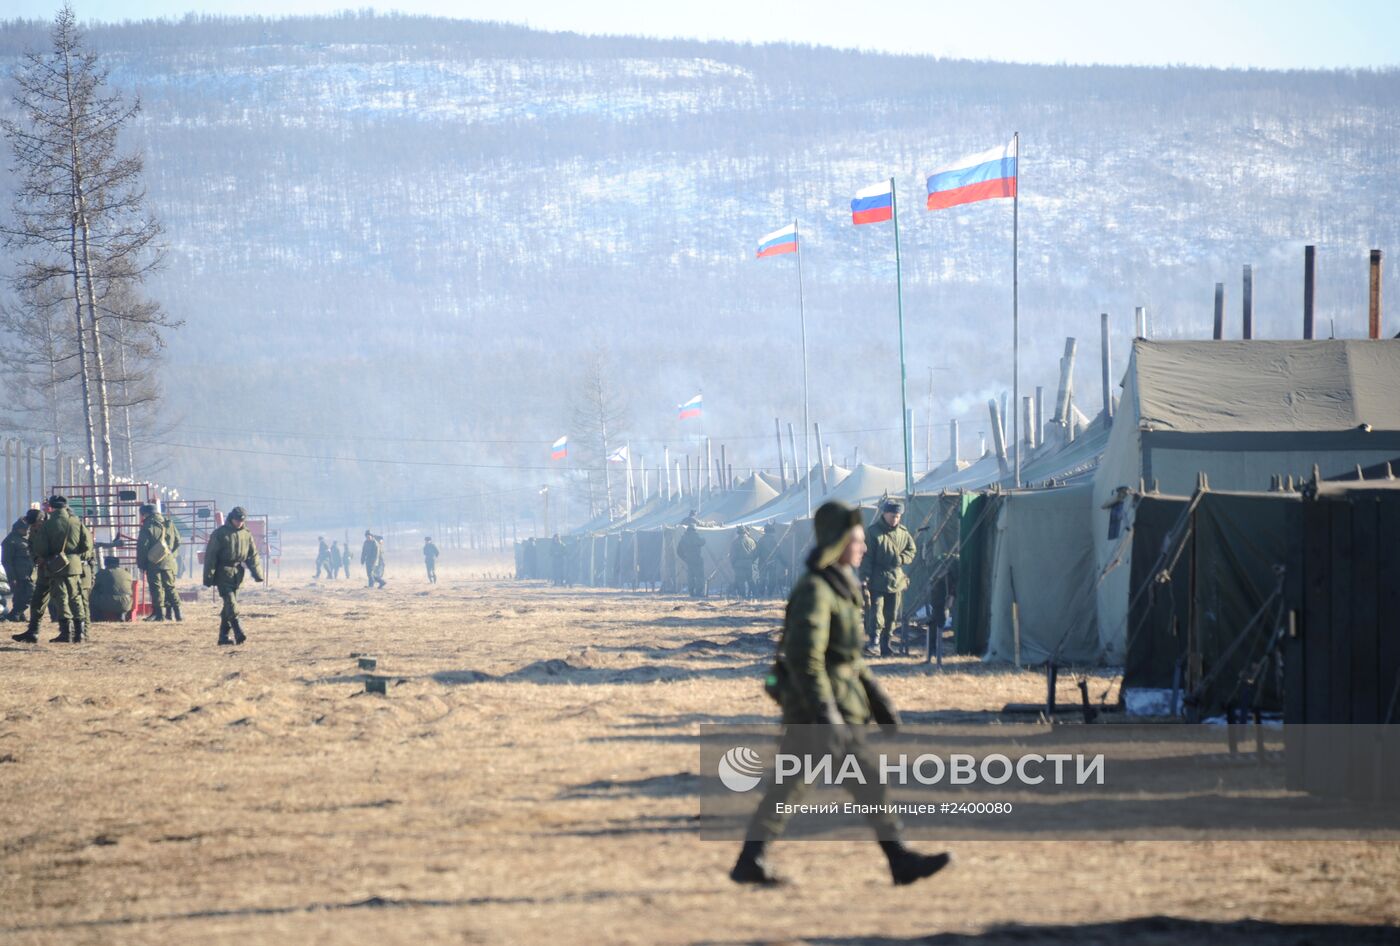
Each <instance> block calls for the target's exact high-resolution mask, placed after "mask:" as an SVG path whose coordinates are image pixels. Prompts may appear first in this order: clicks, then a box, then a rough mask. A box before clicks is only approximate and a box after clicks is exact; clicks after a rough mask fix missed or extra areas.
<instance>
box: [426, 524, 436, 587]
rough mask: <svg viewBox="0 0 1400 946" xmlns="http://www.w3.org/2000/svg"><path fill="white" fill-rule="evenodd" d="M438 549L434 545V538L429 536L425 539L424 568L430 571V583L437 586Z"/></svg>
mask: <svg viewBox="0 0 1400 946" xmlns="http://www.w3.org/2000/svg"><path fill="white" fill-rule="evenodd" d="M438 554H439V553H438V547H437V546H436V545H434V544H433V537H432V536H427V537H426V538H425V539H423V567H424V568H426V569H427V570H428V583H429V584H432V585H436V584H437V560H438Z"/></svg>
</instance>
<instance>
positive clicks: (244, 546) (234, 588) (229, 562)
mask: <svg viewBox="0 0 1400 946" xmlns="http://www.w3.org/2000/svg"><path fill="white" fill-rule="evenodd" d="M247 518H248V514H247V513H246V512H244V511H243V507H242V506H234V507H233V509H232V510H230V511H229V514H228V521H227V522H225V523H224V524H223V525H221V526H219V528H217V529H215V530H214V533H213V535H211V536H209V545H208V546H207V547H206V548H205V550H204V587H206V588H215V589H218V592H219V597H220V598H222V599H223V600H224V606H223V609H222V610H221V611H220V612H219V643H220V644H221V645H227V644H241V643H243V642H244V641H245V640H247V639H248V637H247V635H246V634H244V633H243V626H242V625H241V624H240V623H239V621H238V588H239V586H240V585H242V584H243V572H244V571H245V570H246V571H250V572H252V573H253V580H254V581H262V580H263V573H262V562H261V561H260V560H259V558H258V543H257V542H256V541H254V540H253V534H252V533H251V532H249V531H248V530H247V529H245V528H244V527H243V523H244V522H245V521H246V520H247ZM230 634H232V635H233V639H232V640H230V639H229V635H230Z"/></svg>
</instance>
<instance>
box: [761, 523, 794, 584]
mask: <svg viewBox="0 0 1400 946" xmlns="http://www.w3.org/2000/svg"><path fill="white" fill-rule="evenodd" d="M780 542H781V537H780V536H779V535H778V527H777V525H775V524H774V523H771V522H770V523H768V524H767V525H766V526H764V527H763V535H761V536H759V539H758V546H757V548H756V550H755V552H754V559H755V561H756V564H757V566H758V575H759V586H758V587H759V594H762V595H764V596H767V597H775V596H777V595H781V594H782V593H783V592H784V589H783V574H784V573H785V571H786V569H784V568H783V563H782V561H781V559H780V557H779V554H778V553H779V552H780V550H781V546H780Z"/></svg>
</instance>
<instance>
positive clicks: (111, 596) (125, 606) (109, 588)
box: [89, 555, 136, 621]
mask: <svg viewBox="0 0 1400 946" xmlns="http://www.w3.org/2000/svg"><path fill="white" fill-rule="evenodd" d="M103 565H104V566H105V567H104V568H103V569H102V571H100V572H98V573H97V577H96V578H95V579H93V583H92V606H91V608H90V609H89V610H90V612H91V614H92V619H93V620H94V621H125V620H126V618H127V615H128V614H129V613H130V612H131V609H132V607H133V606H134V605H135V603H136V600H135V594H134V587H135V586H134V584H133V582H132V580H131V572H129V571H127V570H126V569H125V568H122V562H121V559H119V558H117V557H116V556H114V555H108V556H107V557H106V558H105V559H104V560H103Z"/></svg>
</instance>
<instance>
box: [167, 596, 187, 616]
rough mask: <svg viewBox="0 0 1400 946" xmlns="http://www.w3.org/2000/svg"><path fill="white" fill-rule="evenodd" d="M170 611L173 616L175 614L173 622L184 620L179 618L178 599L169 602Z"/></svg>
mask: <svg viewBox="0 0 1400 946" xmlns="http://www.w3.org/2000/svg"><path fill="white" fill-rule="evenodd" d="M170 610H171V611H173V612H174V614H175V620H177V621H184V620H185V619H184V618H183V617H181V616H180V599H179V598H176V599H175V600H174V601H171V602H170Z"/></svg>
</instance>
